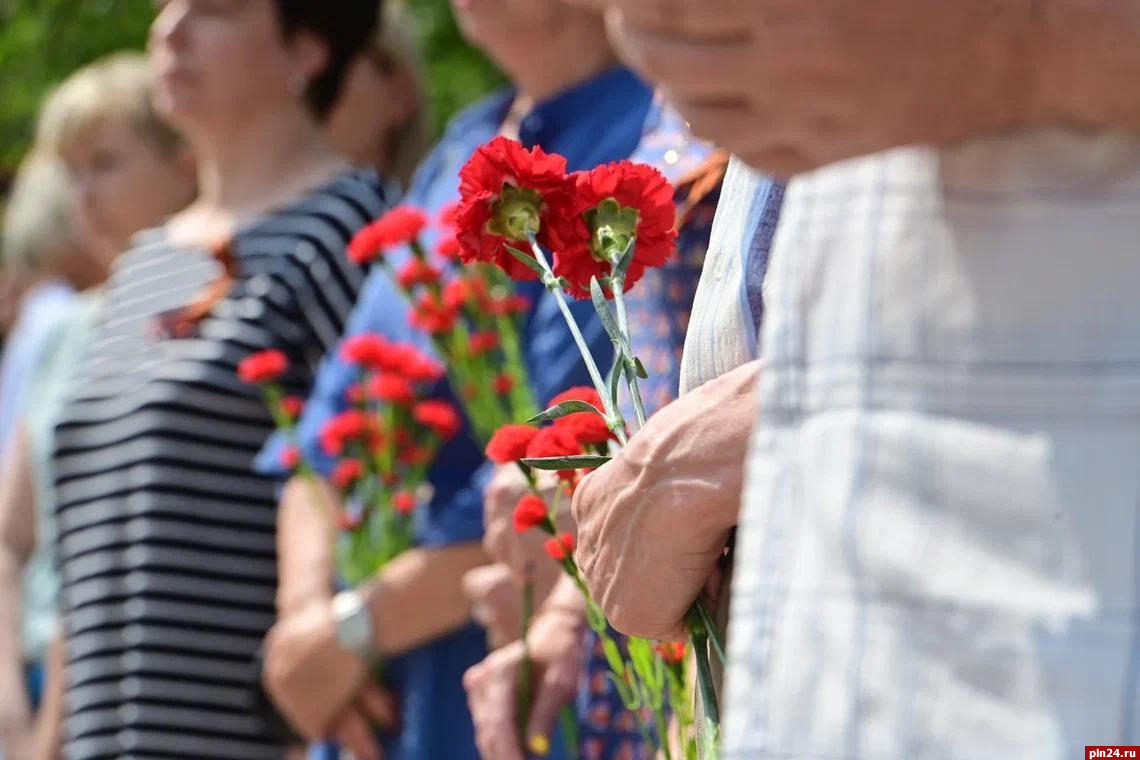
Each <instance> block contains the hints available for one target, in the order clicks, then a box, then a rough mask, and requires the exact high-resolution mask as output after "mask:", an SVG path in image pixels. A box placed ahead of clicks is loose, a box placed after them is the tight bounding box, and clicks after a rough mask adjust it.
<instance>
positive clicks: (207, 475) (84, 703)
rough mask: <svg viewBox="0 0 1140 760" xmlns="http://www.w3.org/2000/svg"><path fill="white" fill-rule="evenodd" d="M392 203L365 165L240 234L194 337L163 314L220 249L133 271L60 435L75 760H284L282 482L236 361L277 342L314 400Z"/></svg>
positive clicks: (149, 259)
mask: <svg viewBox="0 0 1140 760" xmlns="http://www.w3.org/2000/svg"><path fill="white" fill-rule="evenodd" d="M383 206H384V194H383V191H382V189H381V186H380V183H379V180H378V179H377V178H376V177H375V175H373V174H371V173H364V172H353V173H351V174H346V175H344V176H342V177H340V178H338V179H337V180H336V181H334V182H332V183H331V184H329V185H327V186H326V187H324V188H323V189H321V190H319V191H317V192H315V193H313V194H311V195H309V196H308V197H306V198H305V199H304V200H302V201H301V202H299V203H298V204H297V205H295V206H292V207H290V208H288V209H285V210H282V211H280V212H278V213H275V214H273V215H271V216H268V217H266V218H264V219H263V220H261V221H260V222H258V223H256V224H253V225H251V226H249V227H247V228H245V229H243V230H242V231H240V232H239V233H238V234H237V235H236V236H235V238H234V244H233V254H234V256H235V257H236V259H237V263H238V267H237V268H238V270H239V271H240V274H239V276H238V277H237V279H236V283H235V284H234V286H233V288H232V289H231V290H230V292H229V294H228V295H227V296H226V297H225V298H224V300H222V301H220V302H219V303H218V304H217V306H215V307H214V308H213V309H212V310H211V311H210V313H209V315H208V316H207V317H206V318H205V319H203V320H201V321H200V322H198V324H197V327H196V329H195V332H194V333H193V334H192V335H190V336H188V337H184V338H171V337H164V336H163V335H162V331H161V330H160V329H159V324H160V322H161V316H162V315H163V314H164V313H167V312H169V310H171V309H172V308H178V307H181V306H185V305H186V304H188V303H189V302H191V301H192V300H194V298H195V296H197V295H199V294H200V293H201V292H202V290H203V288H204V287H206V286H207V285H208V284H209V283H210V282H211V281H214V280H215V279H216V278H217V276H218V275H219V273H220V270H221V267H220V265H219V264H218V263H217V262H216V261H215V260H214V259H213V257H211V256H210V255H209V254H208V253H207V252H206V251H204V250H195V249H187V248H180V247H175V246H172V245H171V244H169V243H168V242H166V241H165V239H164V237H163V235H162V233H161V231H160V232H156V233H150V234H147V235H144V236H142V237H141V238H140V240H139V244H138V245H137V246H136V247H135V248H134V249H133V250H131V251H130V252H128V253H127V254H124V256H123V257H122V258H121V259H120V260H119V262H118V263H117V265H116V269H115V272H114V274H113V276H112V279H111V281H110V283H109V285H108V292H107V296H108V297H107V299H106V301H107V306H106V308H105V311H104V312H103V314H102V315H101V319H100V322H99V325H98V327H97V328H96V330H95V335H94V337H93V340H92V343H91V345H90V346H89V348H88V351H87V355H86V356H85V357H84V359H83V362H82V366H81V368H80V371H79V380H80V381H79V383H78V387H77V390H76V391H75V393H74V394H73V396H74V397H73V398H72V399H71V400H70V402H69V403H68V405H67V408H66V410H65V411H64V414H63V417H62V422H61V423H60V425H59V427H58V430H57V440H56V455H55V473H56V489H57V496H58V498H57V504H58V521H59V562H60V565H61V571H62V581H63V596H62V603H63V607H64V615H65V625H66V635H67V655H68V658H67V659H68V689H67V701H66V719H65V727H64V746H65V754H66V756H67V757H69V758H74V760H98V758H182V759H185V758H211V759H216V758H232V759H233V760H238V759H244V758H267V759H268V758H280V757H281V756H282V752H283V750H282V747H280V746H278V745H277V744H276V743H275V742H274V740H273V739H272V738H271V737H270V735H269V733H268V732H267V730H266V727H265V726H264V725H263V724H262V721H261V720H260V719H258V718H257V717H256V716H255V714H254V713H253V711H252V706H253V703H254V700H253V690H252V689H251V688H250V685H251V684H252V683H254V682H255V676H254V674H253V672H252V670H253V667H252V664H251V663H252V661H253V658H254V655H255V653H256V650H257V649H258V647H259V646H260V644H261V641H262V638H263V637H264V635H265V633H266V631H267V630H268V629H269V627H270V626H271V625H272V624H273V621H274V594H275V591H276V583H277V568H276V561H277V558H276V552H275V541H274V527H275V517H276V515H275V509H276V498H275V492H276V488H275V484H274V483H273V482H272V481H271V480H269V479H266V478H263V477H261V476H258V475H255V474H254V472H253V470H252V464H253V460H254V457H255V456H256V454H257V453H258V451H259V450H260V448H261V447H262V445H263V444H264V443H265V441H266V439H267V437H268V436H269V434H270V433H271V432H272V429H273V424H272V421H271V419H270V417H269V415H268V413H267V411H266V409H265V405H264V403H263V401H262V399H261V397H260V394H259V391H258V390H257V389H254V388H251V387H248V386H245V385H243V384H242V383H241V382H240V381H239V379H238V377H237V372H236V368H237V365H238V363H239V362H240V361H241V360H242V359H243V358H245V357H246V356H248V355H249V354H251V353H254V352H256V351H259V350H262V349H266V348H276V349H280V350H282V351H284V352H285V353H286V354H287V355H288V356H289V357H290V359H291V363H292V369H291V371H290V373H289V374H288V376H287V378H286V381H285V384H286V386H287V388H288V389H289V391H290V392H292V393H296V394H298V395H306V394H307V392H308V390H309V386H310V384H311V381H312V379H313V376H314V373H315V370H316V366H317V364H318V362H319V360H320V358H321V356H322V355H323V354H324V353H325V352H326V351H327V350H329V349H330V348H331V347H332V346H334V345H335V343H336V341H337V339H338V338H339V336H340V333H341V329H342V327H343V323H344V320H345V319H346V318H347V316H348V313H349V311H350V310H351V308H352V306H353V303H354V301H355V300H356V296H357V293H358V292H359V289H360V287H361V285H362V283H363V276H364V275H363V273H362V272H361V271H360V270H359V269H358V268H357V267H356V266H355V265H353V264H351V263H350V262H348V260H347V258H346V257H345V247H346V244H347V241H348V240H349V239H350V237H351V236H352V234H353V233H354V232H355V231H356V230H357V229H359V228H360V227H361V226H362V225H364V224H365V223H366V222H367V221H369V220H371V219H373V218H375V217H376V216H377V215H378V214H379V213H380V212H381V211H382V210H383Z"/></svg>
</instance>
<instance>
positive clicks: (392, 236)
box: [348, 206, 427, 266]
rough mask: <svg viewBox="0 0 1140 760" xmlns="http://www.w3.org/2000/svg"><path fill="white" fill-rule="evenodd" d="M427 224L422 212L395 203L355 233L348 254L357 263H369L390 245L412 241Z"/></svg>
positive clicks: (391, 247) (392, 246)
mask: <svg viewBox="0 0 1140 760" xmlns="http://www.w3.org/2000/svg"><path fill="white" fill-rule="evenodd" d="M426 226H427V217H426V216H425V215H424V212H422V211H420V210H419V209H417V208H412V207H411V206H397V207H396V208H394V209H392V210H391V211H389V212H388V213H387V214H385V215H384V216H382V217H380V219H379V220H377V221H375V222H373V223H372V224H370V225H368V226H367V227H365V228H364V229H362V230H361V231H360V232H358V233H356V237H354V238H353V239H352V242H351V243H349V244H348V258H349V259H351V260H352V262H353V263H355V264H357V265H359V266H364V265H365V264H370V263H372V262H373V261H375V260H376V259H378V258H380V257H381V256H382V255H384V254H385V253H387V252H388V251H390V250H391V249H393V248H395V247H397V246H401V245H407V244H409V243H411V242H412V241H413V240H415V239H416V238H417V237H419V234H420V233H421V232H423V229H424V227H426Z"/></svg>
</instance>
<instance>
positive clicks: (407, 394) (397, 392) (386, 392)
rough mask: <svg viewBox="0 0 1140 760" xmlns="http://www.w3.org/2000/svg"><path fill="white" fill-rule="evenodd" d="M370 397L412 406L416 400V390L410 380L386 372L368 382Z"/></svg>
mask: <svg viewBox="0 0 1140 760" xmlns="http://www.w3.org/2000/svg"><path fill="white" fill-rule="evenodd" d="M368 395H369V396H371V397H372V398H374V399H376V400H378V401H387V402H389V403H392V404H401V405H403V406H410V405H411V404H412V403H414V402H415V400H416V389H415V388H414V387H413V386H412V382H411V381H410V380H408V378H406V377H401V376H400V375H393V374H389V373H386V372H385V373H382V374H379V375H375V376H373V377H372V379H370V380H369V381H368Z"/></svg>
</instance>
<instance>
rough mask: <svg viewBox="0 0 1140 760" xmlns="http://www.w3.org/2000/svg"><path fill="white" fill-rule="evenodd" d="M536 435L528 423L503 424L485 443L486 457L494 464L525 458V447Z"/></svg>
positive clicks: (536, 431) (536, 430)
mask: <svg viewBox="0 0 1140 760" xmlns="http://www.w3.org/2000/svg"><path fill="white" fill-rule="evenodd" d="M537 435H538V428H534V427H531V426H530V425H503V426H502V427H501V428H499V429H498V430H496V431H495V434H494V435H492V436H491V440H490V442H488V443H487V451H486V453H487V458H488V459H490V460H491V461H492V462H495V463H496V464H510V463H511V462H517V461H519V460H520V459H525V458H526V452H527V448H528V447H529V446H530V444H531V441H533V440H534V439H535V437H536V436H537Z"/></svg>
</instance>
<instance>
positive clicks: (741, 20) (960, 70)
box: [577, 0, 1043, 176]
mask: <svg viewBox="0 0 1140 760" xmlns="http://www.w3.org/2000/svg"><path fill="white" fill-rule="evenodd" d="M577 2H579V4H587V5H591V6H594V7H598V8H608V9H610V15H609V18H610V21H611V30H612V32H613V36H614V38H615V43H616V45H617V46H618V48H619V49H620V50H621V52H622V54H623V57H625V58H626V60H627V61H628V62H629V63H630V64H631V65H633V66H634V68H637V69H639V70H640V71H641V72H642V73H644V74H645V75H647V76H648V77H649V78H650V79H652V80H653V81H655V82H659V83H660V84H662V85H664V87H665V89H666V91H667V94H668V95H669V99H670V101H671V102H672V103H673V104H674V105H675V106H677V107H678V108H679V110H680V111H681V113H682V114H684V116H685V117H686V119H688V120H689V121H690V122H691V124H692V127H693V130H694V131H695V132H696V133H697V134H698V135H700V136H701V137H704V138H707V139H709V140H711V141H713V142H715V143H716V144H718V145H720V146H722V147H724V148H727V149H729V150H731V151H732V152H733V153H735V154H737V155H739V156H740V157H741V158H743V159H744V160H745V161H747V162H748V163H749V164H750V165H752V166H753V167H754V168H756V169H759V170H762V171H768V172H772V173H775V174H778V175H785V176H786V175H791V174H794V173H798V172H802V171H805V170H809V169H813V168H816V167H819V166H822V165H824V164H828V163H831V162H834V161H838V160H840V159H844V158H849V157H852V156H857V155H862V154H867V153H874V152H877V151H881V150H885V149H888V148H893V147H897V146H901V145H910V144H916V143H922V144H936V145H939V144H945V143H950V142H956V141H959V140H962V139H966V138H971V137H976V136H981V135H985V134H990V133H993V132H997V131H1002V130H1005V129H1009V128H1014V127H1018V126H1022V125H1024V124H1026V123H1029V122H1032V121H1034V120H1035V118H1036V116H1037V114H1036V112H1037V110H1038V109H1039V104H1038V103H1037V99H1038V97H1039V93H1038V92H1037V90H1038V87H1039V86H1040V85H1039V82H1038V78H1039V77H1041V76H1043V75H1041V74H1040V73H1039V69H1040V68H1041V66H1040V65H1039V64H1040V61H1039V60H1038V59H1039V58H1040V57H1041V56H1040V55H1039V54H1038V49H1039V48H1041V47H1042V44H1041V41H1040V40H1038V39H1036V37H1037V36H1039V35H1040V34H1041V32H1040V31H1039V28H1040V27H1042V26H1043V24H1041V23H1040V20H1039V18H1038V17H1037V16H1036V15H1035V14H1036V12H1037V11H1036V6H1037V3H1035V2H1034V0H956V1H955V2H943V1H942V0H917V1H916V0H863V2H851V0H814V1H813V2H802V0H577Z"/></svg>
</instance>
